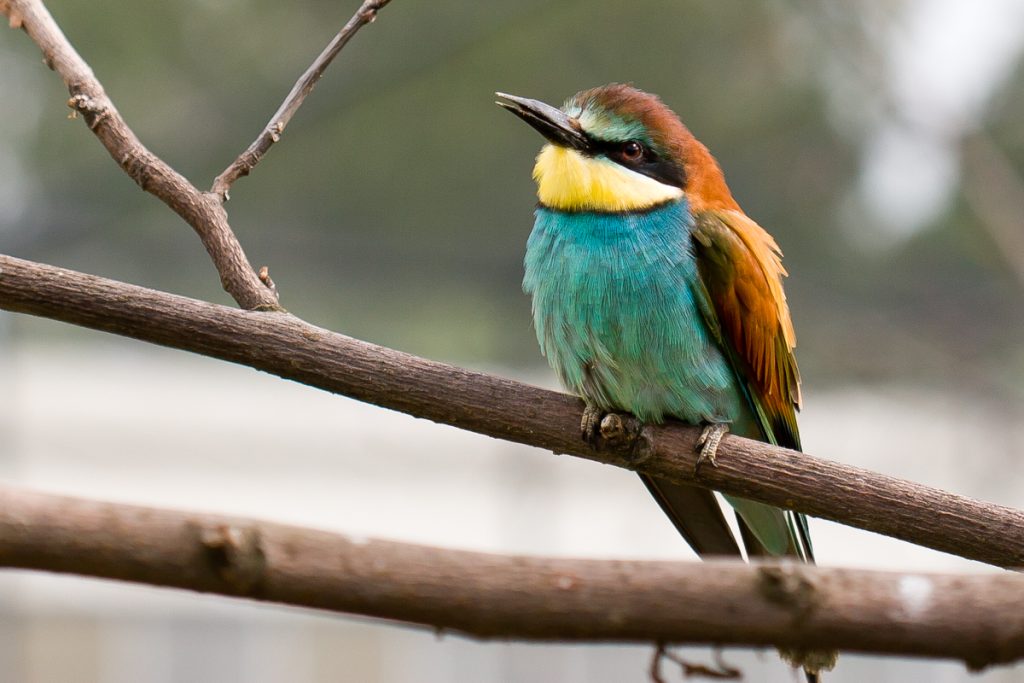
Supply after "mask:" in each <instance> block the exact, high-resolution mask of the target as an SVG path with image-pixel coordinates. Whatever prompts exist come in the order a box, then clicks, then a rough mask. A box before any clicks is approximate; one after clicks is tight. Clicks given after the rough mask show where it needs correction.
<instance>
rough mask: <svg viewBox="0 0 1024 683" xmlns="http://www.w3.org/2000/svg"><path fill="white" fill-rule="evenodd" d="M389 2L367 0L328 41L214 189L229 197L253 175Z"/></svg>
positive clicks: (219, 177)
mask: <svg viewBox="0 0 1024 683" xmlns="http://www.w3.org/2000/svg"><path fill="white" fill-rule="evenodd" d="M389 2H391V0H364V2H363V4H362V5H360V7H359V9H358V10H356V13H355V14H353V15H352V18H351V19H349V20H348V23H346V24H345V25H344V26H343V27H342V28H341V30H340V31H339V32H338V35H336V36H334V39H333V40H331V42H330V43H328V44H327V47H325V48H324V50H323V52H321V53H320V55H319V56H318V57H317V58H316V60H314V61H313V63H312V64H311V65H310V66H309V68H308V69H306V72H305V73H304V74H302V76H300V77H299V80H297V81H296V82H295V85H293V86H292V89H291V92H289V93H288V96H287V97H285V98H284V102H282V103H281V106H280V107H278V109H277V111H276V112H274V115H273V116H272V117H270V121H268V122H267V125H266V126H265V127H264V128H263V131H262V132H261V133H260V134H259V137H257V138H256V139H255V140H253V143H252V144H251V145H249V147H248V149H246V150H245V151H244V152H242V153H241V154H240V155H239V156H238V158H237V159H235V160H234V161H233V162H232V163H231V165H230V166H228V167H227V168H226V169H224V171H223V172H222V173H221V174H220V175H219V176H217V178H216V179H215V180H214V181H213V187H212V188H211V189H210V192H212V193H213V194H215V195H217V196H218V197H220V198H222V199H223V200H227V198H228V191H229V190H230V189H231V185H232V184H233V183H234V182H235V181H236V180H238V179H239V178H241V177H242V176H247V175H249V173H250V172H252V169H253V168H254V167H255V166H256V164H258V163H259V162H260V160H261V159H262V158H263V155H264V154H266V153H267V150H269V149H270V146H271V145H273V144H274V143H275V142H277V141H278V140H280V139H281V134H282V133H284V129H285V126H287V125H288V122H289V121H291V120H292V116H294V115H295V112H296V111H298V110H299V107H301V106H302V103H303V102H304V101H305V99H306V96H307V95H309V93H311V92H313V88H315V87H316V84H317V83H318V82H319V81H320V77H321V76H323V74H324V71H325V70H326V69H327V67H328V66H330V65H331V62H332V61H334V58H335V57H337V56H338V53H339V52H341V49H342V48H343V47H345V45H346V44H347V43H348V41H349V40H350V39H351V38H352V36H354V35H355V34H356V31H358V30H359V29H361V28H362V27H363V26H365V25H366V24H369V23H372V22H373V20H374V19H376V18H377V12H378V11H379V10H381V9H382V8H383V7H384V6H385V5H387V4H388V3H389Z"/></svg>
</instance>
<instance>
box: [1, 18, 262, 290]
mask: <svg viewBox="0 0 1024 683" xmlns="http://www.w3.org/2000/svg"><path fill="white" fill-rule="evenodd" d="M0 13H3V14H6V15H7V18H8V23H9V24H10V26H11V27H12V28H21V29H24V31H25V33H27V34H28V36H29V37H30V38H31V39H32V40H33V41H34V42H35V43H36V45H38V46H39V49H40V50H42V53H43V58H44V60H45V62H46V64H47V66H49V67H50V68H51V69H53V70H54V71H56V72H57V73H58V74H60V77H61V78H62V79H63V80H64V83H65V84H66V85H67V88H68V92H69V93H70V94H71V97H70V99H68V106H69V107H71V109H72V110H73V111H74V112H75V113H76V114H80V115H81V117H82V119H83V120H84V121H85V123H86V125H88V126H89V130H91V131H92V132H93V133H95V135H96V137H97V138H99V140H100V142H102V143H103V146H104V147H106V149H107V152H109V153H110V156H111V157H113V158H114V160H115V161H116V162H117V163H118V165H119V166H120V167H121V168H122V169H123V170H124V172H125V173H127V174H128V176H129V177H130V178H131V179H132V180H134V181H135V182H136V183H137V184H138V185H139V187H141V188H142V189H143V190H145V191H146V192H149V193H150V194H152V195H154V196H155V197H157V198H159V199H160V200H161V201H162V202H164V204H166V205H167V206H168V207H170V208H171V209H172V210H174V212H175V213H177V214H178V215H179V216H181V217H182V218H183V219H185V221H186V222H187V223H188V224H189V225H191V226H192V228H193V229H194V230H195V231H196V233H197V234H198V235H199V238H200V240H202V242H203V246H204V247H206V251H207V252H208V253H209V255H210V258H211V259H212V260H213V263H214V265H215V266H216V268H217V272H218V273H219V274H220V281H221V284H222V285H223V287H224V289H225V291H227V292H228V293H229V294H230V295H231V296H232V297H233V298H234V299H235V301H236V302H238V305H239V306H241V307H242V308H245V309H262V310H276V309H279V308H280V307H279V305H278V299H277V292H276V291H274V290H272V289H271V288H270V287H267V286H265V285H264V284H263V283H262V282H261V281H260V279H259V277H258V276H257V274H256V272H255V271H254V270H253V268H252V266H251V265H250V264H249V260H248V258H246V256H245V252H244V251H243V250H242V245H241V244H239V242H238V239H237V238H236V237H235V234H234V232H232V230H231V226H230V225H229V224H228V218H227V213H225V211H224V207H223V206H221V203H220V200H219V198H218V197H217V196H216V195H213V194H209V193H204V192H200V191H199V190H198V189H197V188H196V187H195V186H194V185H192V183H190V182H189V181H188V180H187V179H186V178H185V177H184V176H182V175H181V174H180V173H178V172H177V171H175V170H174V169H173V168H171V167H170V166H169V165H168V164H167V163H166V162H164V161H163V160H162V159H160V158H159V157H158V156H156V155H155V154H153V153H152V152H151V151H149V150H148V149H147V148H146V147H145V145H143V144H142V142H141V141H140V140H139V139H138V137H136V135H135V133H134V132H132V130H131V128H129V127H128V124H127V123H126V122H125V120H124V118H122V116H121V113H120V112H119V111H118V110H117V108H116V107H115V106H114V103H113V102H111V100H110V98H109V97H108V96H107V93H106V92H105V91H104V89H103V86H102V85H101V84H100V82H99V80H98V79H97V78H96V76H95V75H94V74H93V72H92V69H91V68H90V67H89V65H88V64H86V62H85V60H83V59H82V57H81V56H80V55H79V54H78V53H77V52H76V51H75V48H74V47H72V46H71V43H70V42H68V39H67V38H66V37H65V36H64V33H63V32H62V31H61V30H60V27H58V26H57V23H56V22H55V21H54V19H53V17H52V16H51V15H50V13H49V11H47V9H46V7H45V6H44V5H43V3H42V2H41V0H4V1H3V2H0Z"/></svg>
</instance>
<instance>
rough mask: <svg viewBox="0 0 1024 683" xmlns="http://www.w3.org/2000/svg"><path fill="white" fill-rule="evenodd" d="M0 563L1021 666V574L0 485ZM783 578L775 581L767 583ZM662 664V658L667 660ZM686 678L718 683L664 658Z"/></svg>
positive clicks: (571, 633)
mask: <svg viewBox="0 0 1024 683" xmlns="http://www.w3.org/2000/svg"><path fill="white" fill-rule="evenodd" d="M0 548H2V549H3V552H2V553H0V566H3V567H13V568H20V569H36V570H45V571H53V572H60V573H67V574H77V575H82V576H93V577H99V578H106V579H115V580H120V581H131V582H135V583H145V584H150V585H155V586H166V587H173V588H184V589H189V590H194V591H200V592H204V593H219V594H222V595H228V596H237V597H246V598H251V599H254V600H260V601H265V602H273V603H281V604H288V605H297V606H301V607H312V608H317V609H323V610H331V611H336V612H345V613H350V614H359V615H365V616H371V617H378V618H383V619H390V620H398V621H401V622H405V623H409V624H418V625H422V626H425V627H429V628H432V629H435V630H437V629H443V630H444V631H445V632H454V633H458V634H463V635H467V636H472V637H476V638H500V639H509V638H513V639H523V640H545V641H567V640H572V641H617V642H672V643H692V644H712V645H714V644H722V645H737V646H769V645H775V646H783V647H788V648H803V649H808V648H820V649H831V648H839V649H842V650H847V651H859V652H877V653H888V654H902V655H915V656H926V657H942V658H953V659H960V660H963V661H966V662H968V663H969V665H970V666H971V667H973V668H981V667H984V666H987V665H990V664H998V663H1006V662H1011V661H1015V660H1017V659H1020V658H1024V576H1022V575H1020V574H1016V573H1010V572H1006V573H1001V574H995V575H979V574H962V575H958V574H919V573H915V574H907V573H899V572H881V571H868V570H853V569H835V568H824V567H814V566H808V565H803V564H800V563H795V562H794V563H767V564H753V565H748V564H744V563H743V562H740V561H729V560H719V561H713V562H706V563H701V562H649V561H624V560H582V559H565V558H541V557H524V556H506V555H493V554H489V553H478V552H467V551H458V550H447V549H441V548H431V547H427V546H420V545H412V544H405V543H396V542H390V541H383V540H374V539H366V538H350V537H347V536H344V535H341V534H336V533H330V532H326V531H317V530H314V529H306V528H301V527H295V526H288V525H283V524H275V523H271V522H263V521H258V520H253V519H242V518H231V517H224V516H220V515H213V514H205V513H196V512H182V511H175V510H164V509H157V508H149V507H139V506H134V505H123V504H114V503H104V502H96V501H91V500H86V499H81V498H72V497H66V496H57V495H51V494H44V493H38V492H29V491H24V490H19V489H16V488H13V487H9V486H0ZM780 577H781V578H780ZM669 658H670V659H673V658H672V657H671V656H670V655H669ZM674 661H676V663H677V664H679V665H680V666H684V665H686V666H684V673H687V672H688V674H689V675H703V676H708V675H709V674H712V673H713V674H715V675H717V676H718V677H719V678H722V677H728V676H729V675H730V674H731V667H724V666H723V667H721V668H720V669H717V670H716V669H714V668H711V667H702V666H699V665H692V664H688V663H686V662H683V661H682V660H674Z"/></svg>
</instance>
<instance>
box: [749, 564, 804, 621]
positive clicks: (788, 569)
mask: <svg viewBox="0 0 1024 683" xmlns="http://www.w3.org/2000/svg"><path fill="white" fill-rule="evenodd" d="M757 576H758V581H759V584H758V589H759V590H760V592H761V594H762V595H764V597H765V598H766V599H768V600H769V601H771V602H773V603H775V604H776V605H779V606H780V607H784V608H786V610H787V611H789V612H790V614H792V615H793V617H794V620H795V621H803V620H804V619H805V618H806V617H807V616H808V615H810V613H811V612H812V611H814V608H815V607H816V605H815V599H816V597H817V596H816V595H815V593H816V592H817V591H816V589H815V587H814V583H812V582H811V580H810V579H809V578H808V577H807V573H806V572H805V571H803V566H802V565H796V564H791V563H787V564H773V565H766V566H764V567H759V568H758V572H757Z"/></svg>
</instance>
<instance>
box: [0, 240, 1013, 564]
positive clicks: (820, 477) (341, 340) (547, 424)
mask: <svg viewBox="0 0 1024 683" xmlns="http://www.w3.org/2000/svg"><path fill="white" fill-rule="evenodd" d="M0 309H6V310H11V311H16V312H21V313H30V314H33V315H39V316H44V317H48V318H53V319H55V320H62V321H64V322H68V323H72V324H76V325H81V326H84V327H89V328H92V329H96V330H103V331H106V332H112V333H114V334H119V335H122V336H126V337H133V338H136V339H141V340H144V341H148V342H152V343H155V344H161V345H164V346H169V347H173V348H178V349H184V350H187V351H192V352H195V353H199V354H202V355H205V356H210V357H213V358H220V359H222V360H228V361H231V362H235V363H240V364H242V365H248V366H250V367H253V368H257V369H259V370H263V371H266V372H269V373H272V374H275V375H278V376H280V377H284V378H286V379H292V380H295V381H297V382H302V383H304V384H308V385H310V386H314V387H318V388H320V389H325V390H327V391H331V392H334V393H338V394H343V395H346V396H351V397H352V398H356V399H358V400H361V401H365V402H367V403H373V404H375V405H379V406H384V407H386V408H391V409H393V410H399V411H402V412H405V413H408V414H410V415H415V416H417V417H423V418H427V419H430V420H433V421H435V422H442V423H445V424H449V425H453V426H455V427H459V428H461V429H467V430H470V431H474V432H478V433H481V434H486V435H488V436H493V437H496V438H500V439H506V440H508V441H516V442H519V443H524V444H529V445H533V446H539V447H541V448H546V449H550V450H552V451H554V452H556V453H568V454H571V455H575V456H579V457H583V458H587V459H589V460H594V461H596V462H602V463H605V464H608V465H615V466H617V467H624V468H627V469H633V470H637V471H640V472H645V473H647V474H651V475H654V476H658V477H663V478H666V479H670V480H673V481H679V482H687V483H694V484H698V485H701V486H707V487H710V488H714V489H717V490H719V491H723V492H725V493H729V494H733V495H737V496H742V497H745V498H749V499H752V500H758V501H761V502H764V503H769V504H772V505H777V506H779V507H783V508H789V509H794V510H799V511H802V512H806V513H808V514H811V515H814V516H817V517H822V518H825V519H831V520H833V521H836V522H840V523H843V524H848V525H851V526H856V527H860V528H862V529H868V530H870V531H875V532H877V533H880V534H885V535H888V536H893V537H895V538H899V539H902V540H905V541H909V542H911V543H916V544H918V545H923V546H927V547H929V548H934V549H936V550H941V551H945V552H948V553H952V554H954V555H960V556H962V557H966V558H969V559H973V560H978V561H981V562H987V563H989V564H994V565H997V566H1001V567H1020V566H1024V533H1022V531H1021V530H1022V529H1024V512H1021V511H1020V510H1015V509H1013V508H1008V507H1004V506H1000V505H994V504H991V503H984V502H981V501H977V500H972V499H970V498H966V497H963V496H958V495H954V494H951V493H947V492H944V491H941V490H938V489H935V488H931V487H928V486H922V485H920V484H915V483H912V482H909V481H905V480H902V479H897V478H894V477H888V476H885V475H882V474H877V473H874V472H871V471H868V470H864V469H860V468H857V467H851V466H848V465H843V464H840V463H836V462H831V461H829V460H825V459H822V458H816V457H813V456H810V455H807V454H804V453H799V452H797V451H791V450H787V449H784V448H777V447H774V446H771V445H769V444H765V443H761V442H759V441H751V440H749V439H743V438H740V437H737V436H726V437H725V439H723V441H722V443H721V446H720V447H719V450H718V458H717V466H714V467H712V466H703V467H701V468H700V470H699V471H695V466H696V459H697V458H696V453H695V451H694V444H695V442H696V439H697V437H698V436H699V431H700V430H699V429H696V428H691V427H684V426H683V425H681V424H668V425H664V426H659V427H654V426H642V425H639V424H637V423H636V421H635V420H633V419H632V418H630V417H628V416H609V417H608V418H606V419H605V420H604V422H603V423H602V435H603V437H604V439H603V447H602V448H601V449H600V450H595V449H592V448H591V447H590V446H588V445H586V444H585V443H584V442H583V441H582V439H580V437H579V424H580V415H581V412H582V402H581V401H580V400H579V399H577V398H573V397H570V396H566V395H564V394H559V393H556V392H552V391H546V390H543V389H538V388H536V387H531V386H527V385H524V384H521V383H519V382H515V381H512V380H508V379H503V378H499V377H493V376H490V375H486V374H483V373H478V372H471V371H469V370H464V369H461V368H457V367H452V366H450V365H444V364H442V363H436V362H432V361H429V360H424V359H422V358H417V357H415V356H411V355H409V354H405V353H401V352H399V351H394V350H391V349H387V348H383V347H380V346H376V345H374V344H368V343H366V342H361V341H358V340H355V339H352V338H350V337H346V336H344V335H341V334H337V333H334V332H330V331H328V330H325V329H322V328H319V327H315V326H313V325H310V324H309V323H306V322H304V321H302V320H300V319H298V318H296V317H295V316H292V315H290V314H288V313H284V312H267V313H258V312H251V311H240V310H237V309H233V308H228V307H225V306H218V305H215V304H211V303H207V302H203V301H197V300H195V299H188V298H185V297H180V296H175V295H172V294H166V293H163V292H156V291H153V290H149V289H144V288H142V287H136V286H133V285H127V284H123V283H119V282H115V281H112V280H106V279H103V278H98V277H94V276H91V275H84V274H81V273H76V272H74V271H69V270H64V269H61V268H55V267H52V266H45V265H41V264H36V263H32V262H29V261H23V260H21V259H16V258H13V257H10V256H0ZM965 457H967V456H966V455H965Z"/></svg>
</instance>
